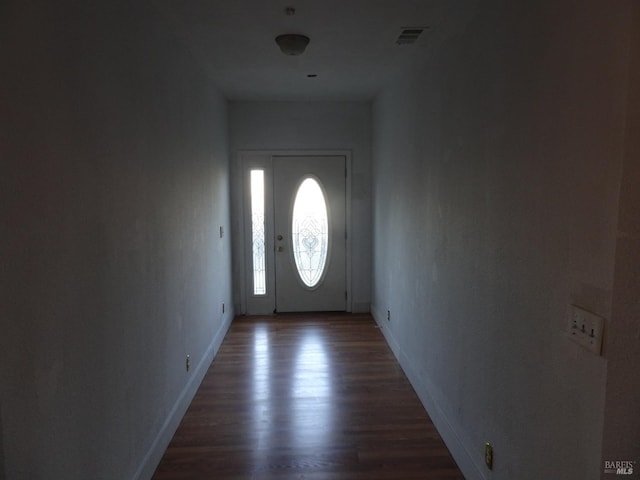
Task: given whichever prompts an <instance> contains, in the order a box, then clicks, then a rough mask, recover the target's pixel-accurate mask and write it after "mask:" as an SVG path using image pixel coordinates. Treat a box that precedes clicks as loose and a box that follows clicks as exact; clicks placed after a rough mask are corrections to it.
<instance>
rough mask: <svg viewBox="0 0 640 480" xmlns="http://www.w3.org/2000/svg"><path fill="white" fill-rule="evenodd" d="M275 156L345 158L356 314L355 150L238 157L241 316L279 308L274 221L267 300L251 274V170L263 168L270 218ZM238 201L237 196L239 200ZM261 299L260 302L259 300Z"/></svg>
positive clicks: (254, 153)
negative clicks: (257, 294)
mask: <svg viewBox="0 0 640 480" xmlns="http://www.w3.org/2000/svg"><path fill="white" fill-rule="evenodd" d="M274 156H291V157H304V156H319V157H322V156H344V158H345V165H346V175H347V178H346V232H347V242H346V255H347V259H346V262H347V271H346V281H347V285H346V287H347V302H346V309H347V312H351V311H352V294H351V292H352V260H351V257H352V255H351V254H352V243H351V239H352V237H353V235H352V232H351V224H352V215H351V168H352V163H351V151H350V150H239V151H238V152H237V154H236V161H237V165H239V167H240V169H239V170H240V171H239V175H238V177H239V178H238V182H237V188H238V191H239V192H240V198H241V199H242V201H241V204H240V205H239V211H238V210H236V211H238V213H239V214H240V219H239V223H240V225H241V228H240V229H239V231H240V236H241V238H240V239H238V241H237V242H236V241H234V242H233V243H234V245H236V248H237V249H238V250H240V251H238V252H236V256H237V261H238V267H239V272H238V273H239V276H240V277H241V278H240V279H239V280H240V281H239V282H238V284H239V286H240V292H239V297H240V313H242V314H271V313H272V312H273V310H274V308H275V295H273V293H274V289H273V287H274V285H275V275H274V270H273V268H274V248H275V247H274V245H273V235H274V232H273V231H272V229H273V225H269V223H270V222H266V232H265V239H266V245H265V251H266V261H267V295H266V296H264V297H255V296H253V294H252V292H251V282H250V275H251V273H252V263H253V262H252V259H251V248H250V247H251V223H250V220H251V218H250V213H251V212H250V208H251V202H250V196H249V184H248V178H249V171H250V170H251V169H252V168H262V169H264V171H265V197H266V198H265V209H267V215H269V212H272V209H273V204H272V202H273V195H272V192H271V185H272V184H273V183H272V180H273V176H272V171H273V167H272V158H273V157H274ZM236 198H237V197H236ZM256 300H257V301H256Z"/></svg>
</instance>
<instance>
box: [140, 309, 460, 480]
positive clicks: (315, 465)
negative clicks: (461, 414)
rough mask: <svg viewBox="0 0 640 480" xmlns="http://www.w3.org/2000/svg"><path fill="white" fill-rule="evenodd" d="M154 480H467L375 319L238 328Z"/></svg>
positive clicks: (311, 317)
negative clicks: (464, 479)
mask: <svg viewBox="0 0 640 480" xmlns="http://www.w3.org/2000/svg"><path fill="white" fill-rule="evenodd" d="M153 478H154V479H155V480H167V479H216V480H234V479H279V480H288V479H311V480H337V479H340V480H351V479H353V480H356V479H358V480H360V479H362V480H365V479H366V480H378V479H380V480H381V479H394V480H395V479H423V480H429V479H463V478H464V477H463V476H462V474H461V473H460V471H459V470H458V468H457V467H456V464H455V462H454V461H453V459H452V457H451V455H450V454H449V452H448V450H447V448H446V447H445V445H444V443H443V442H442V439H441V438H440V436H439V435H438V433H437V431H436V430H435V428H434V426H433V424H432V423H431V421H430V419H429V417H428V416H427V414H426V413H425V411H424V409H423V407H422V405H421V403H420V401H419V400H418V397H417V396H416V394H415V392H414V391H413V389H412V387H411V385H410V384H409V382H408V380H407V379H406V377H405V375H404V373H403V372H402V369H401V368H400V366H399V365H398V363H397V362H396V360H395V358H394V356H393V354H392V352H391V350H390V349H389V347H388V346H387V344H386V343H385V340H384V338H383V336H382V333H381V332H380V331H379V330H378V329H377V327H376V324H375V322H374V321H373V319H372V318H371V316H369V315H349V314H305V315H277V316H273V317H246V318H244V317H240V318H237V319H236V320H234V323H233V324H232V325H231V328H230V330H229V333H228V334H227V336H226V338H225V340H224V342H223V344H222V347H221V348H220V351H219V353H218V355H217V356H216V358H215V360H214V362H213V363H212V365H211V367H210V368H209V371H208V372H207V375H206V376H205V378H204V381H203V383H202V385H201V387H200V389H199V390H198V393H197V394H196V396H195V398H194V400H193V402H192V403H191V406H190V407H189V410H188V411H187V413H186V415H185V417H184V419H183V420H182V423H181V424H180V427H179V428H178V430H177V432H176V434H175V436H174V437H173V440H172V441H171V444H170V445H169V448H168V449H167V451H166V452H165V454H164V457H163V458H162V460H161V462H160V464H159V466H158V468H157V470H156V472H155V475H154V477H153Z"/></svg>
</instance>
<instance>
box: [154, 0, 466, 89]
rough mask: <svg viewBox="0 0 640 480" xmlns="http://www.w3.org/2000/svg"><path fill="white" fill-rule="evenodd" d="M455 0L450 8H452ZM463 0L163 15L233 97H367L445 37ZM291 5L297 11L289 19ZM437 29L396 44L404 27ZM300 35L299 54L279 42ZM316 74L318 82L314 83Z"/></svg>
mask: <svg viewBox="0 0 640 480" xmlns="http://www.w3.org/2000/svg"><path fill="white" fill-rule="evenodd" d="M447 3H449V7H445V5H446V4H447ZM451 3H457V4H458V7H459V6H460V4H461V2H460V0H449V1H448V2H447V0H188V1H187V0H185V1H180V2H175V1H167V3H166V4H165V5H164V7H163V8H162V11H163V14H164V16H165V17H166V18H167V19H168V20H169V22H170V23H171V24H172V26H173V28H175V30H176V31H177V33H178V35H179V36H180V37H181V39H182V40H183V41H185V42H186V43H187V45H188V46H189V47H190V48H191V50H192V51H193V53H194V55H195V56H196V57H197V58H198V59H199V61H200V62H201V63H202V65H203V67H204V68H205V69H206V71H207V72H208V74H209V75H210V77H211V78H212V80H213V81H214V82H215V83H216V85H217V86H218V87H219V88H220V89H221V90H222V91H223V93H224V94H225V95H226V96H227V97H228V98H230V99H233V100H347V99H348V100H365V99H371V98H373V97H374V96H375V95H376V93H378V92H379V91H380V89H381V88H382V87H383V86H384V85H385V83H386V82H388V81H389V79H390V78H391V77H392V76H394V75H397V74H399V73H401V72H402V71H403V70H404V69H406V68H407V67H408V66H409V65H411V64H412V63H414V62H416V61H419V60H420V59H422V58H424V57H425V55H426V52H427V50H428V48H429V47H430V45H431V44H432V43H433V41H434V40H435V38H437V37H438V36H442V34H444V33H446V32H444V31H443V30H445V29H446V28H445V25H447V22H446V21H445V20H446V19H447V17H448V16H451V11H450V10H451V8H450V6H451ZM287 6H292V7H294V8H295V9H296V14H295V15H293V16H287V15H286V14H285V8H286V7H287ZM406 27H430V28H429V29H428V30H427V31H425V32H424V33H423V34H422V35H421V37H420V39H419V41H418V42H417V43H416V44H414V45H404V46H399V45H396V43H395V39H396V38H397V36H398V35H399V34H400V32H401V30H402V28H406ZM283 33H301V34H305V35H307V36H309V37H310V38H311V42H310V44H309V46H308V47H307V51H306V52H305V53H304V54H303V55H301V56H298V57H292V56H286V55H284V54H283V53H281V52H280V50H279V48H278V46H277V45H276V43H275V41H274V38H275V37H276V36H277V35H280V34H283ZM308 74H317V75H318V77H317V78H307V75H308Z"/></svg>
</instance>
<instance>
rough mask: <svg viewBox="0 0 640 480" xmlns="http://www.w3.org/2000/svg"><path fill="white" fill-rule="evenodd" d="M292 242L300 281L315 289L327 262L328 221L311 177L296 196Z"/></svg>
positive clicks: (316, 185)
mask: <svg viewBox="0 0 640 480" xmlns="http://www.w3.org/2000/svg"><path fill="white" fill-rule="evenodd" d="M292 242H293V256H294V259H295V262H296V268H297V269H298V275H300V279H301V280H302V282H303V283H304V284H305V285H306V286H307V287H310V288H311V287H315V286H316V285H317V284H318V283H319V282H320V280H321V279H322V274H323V273H324V269H325V266H326V263H327V251H328V246H329V222H328V218H327V204H326V202H325V198H324V194H323V193H322V189H321V188H320V185H319V184H318V182H317V181H316V180H314V179H313V178H307V179H306V180H304V181H303V182H302V184H301V185H300V188H298V192H297V193H296V197H295V201H294V204H293V219H292Z"/></svg>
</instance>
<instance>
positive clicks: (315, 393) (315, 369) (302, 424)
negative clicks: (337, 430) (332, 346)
mask: <svg viewBox="0 0 640 480" xmlns="http://www.w3.org/2000/svg"><path fill="white" fill-rule="evenodd" d="M325 349H326V341H325V339H324V338H323V337H322V335H321V334H320V333H319V332H318V331H316V330H314V329H311V330H309V331H307V332H306V333H305V336H304V338H303V340H302V343H301V345H300V349H299V350H298V352H297V354H296V358H295V360H294V373H293V385H292V386H291V397H292V399H293V403H292V408H291V414H292V418H291V422H292V424H293V425H292V427H293V428H292V429H291V431H292V432H295V433H296V437H295V438H294V439H293V443H294V444H295V445H301V446H307V445H309V446H311V445H318V444H322V443H324V442H325V441H327V439H328V433H329V432H330V431H331V429H332V428H334V419H333V415H332V413H333V408H332V403H331V395H332V391H331V379H330V376H331V374H332V372H331V363H330V357H329V355H327V352H326V351H325Z"/></svg>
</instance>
